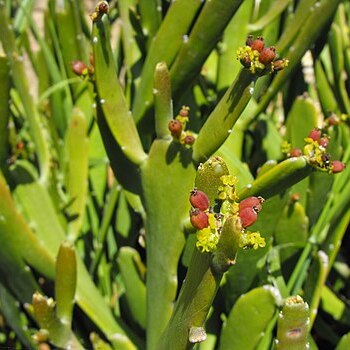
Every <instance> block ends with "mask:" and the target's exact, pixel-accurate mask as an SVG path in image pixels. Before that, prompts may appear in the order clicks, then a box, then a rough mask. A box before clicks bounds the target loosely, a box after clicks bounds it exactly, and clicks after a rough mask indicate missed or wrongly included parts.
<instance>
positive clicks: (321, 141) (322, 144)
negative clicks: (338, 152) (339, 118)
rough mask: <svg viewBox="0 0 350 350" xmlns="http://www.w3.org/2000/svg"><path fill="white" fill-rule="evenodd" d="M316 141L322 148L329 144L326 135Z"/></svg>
mask: <svg viewBox="0 0 350 350" xmlns="http://www.w3.org/2000/svg"><path fill="white" fill-rule="evenodd" d="M318 143H319V144H320V146H322V147H323V148H327V146H328V144H329V139H328V137H321V138H320V140H319V141H318Z"/></svg>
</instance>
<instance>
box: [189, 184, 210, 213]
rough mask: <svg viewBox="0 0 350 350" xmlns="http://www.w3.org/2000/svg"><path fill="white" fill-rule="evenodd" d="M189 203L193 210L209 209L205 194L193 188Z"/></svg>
mask: <svg viewBox="0 0 350 350" xmlns="http://www.w3.org/2000/svg"><path fill="white" fill-rule="evenodd" d="M190 203H191V205H192V207H193V208H197V209H199V210H202V211H204V210H207V209H208V208H209V198H208V196H207V195H206V193H205V192H203V191H200V190H197V189H196V188H194V189H193V190H192V191H191V195H190Z"/></svg>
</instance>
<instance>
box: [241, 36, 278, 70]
mask: <svg viewBox="0 0 350 350" xmlns="http://www.w3.org/2000/svg"><path fill="white" fill-rule="evenodd" d="M246 45H247V46H250V47H251V48H252V50H256V51H258V52H259V53H260V55H259V61H260V63H262V64H264V65H265V66H267V65H268V64H270V63H271V62H272V61H273V60H274V59H275V57H276V48H275V47H274V46H270V47H265V41H264V38H263V37H262V36H258V37H257V38H256V39H255V40H254V37H253V35H248V37H247V40H246Z"/></svg>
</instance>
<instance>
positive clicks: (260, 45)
mask: <svg viewBox="0 0 350 350" xmlns="http://www.w3.org/2000/svg"><path fill="white" fill-rule="evenodd" d="M264 46H265V42H264V39H263V37H261V36H258V37H257V38H256V39H255V40H254V41H253V42H252V44H251V48H252V49H253V50H257V51H259V52H261V51H262V50H263V49H264Z"/></svg>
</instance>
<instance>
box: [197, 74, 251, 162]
mask: <svg viewBox="0 0 350 350" xmlns="http://www.w3.org/2000/svg"><path fill="white" fill-rule="evenodd" d="M256 78H257V77H256V75H254V74H252V73H251V72H250V71H249V70H248V69H242V70H241V71H240V72H239V74H238V76H237V78H236V80H235V81H234V82H233V84H232V85H231V86H230V88H229V89H228V90H227V91H226V93H225V95H224V96H223V97H222V99H221V100H220V102H219V103H218V104H217V106H216V108H215V109H214V111H213V112H212V113H211V114H210V116H209V117H208V119H207V121H206V122H205V124H204V125H203V127H202V129H201V130H200V132H199V134H198V137H197V139H196V142H195V143H194V145H193V159H194V161H195V162H202V161H205V160H206V159H208V158H209V157H210V156H211V155H212V154H213V153H214V152H216V151H217V150H218V149H219V148H220V146H221V145H222V144H223V143H224V142H225V140H226V139H227V138H228V137H229V136H230V133H231V132H232V128H233V126H234V125H235V123H236V122H237V120H238V118H239V117H240V115H241V114H242V112H243V110H244V109H245V107H246V105H247V104H248V102H249V100H250V98H251V97H252V94H253V92H254V82H255V80H256Z"/></svg>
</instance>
